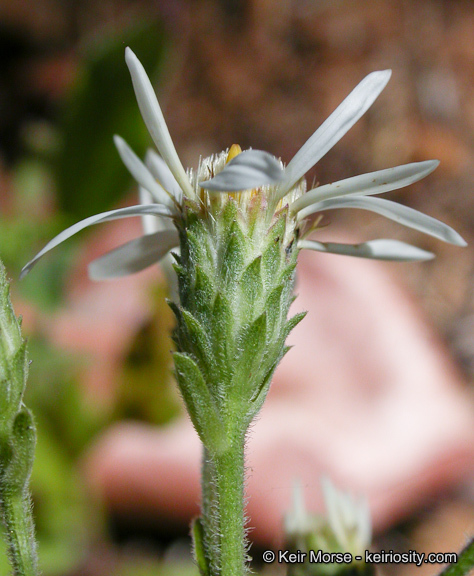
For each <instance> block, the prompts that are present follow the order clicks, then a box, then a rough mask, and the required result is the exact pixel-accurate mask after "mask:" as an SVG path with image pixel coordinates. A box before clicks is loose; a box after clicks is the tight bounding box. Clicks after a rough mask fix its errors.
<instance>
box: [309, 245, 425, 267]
mask: <svg viewBox="0 0 474 576" xmlns="http://www.w3.org/2000/svg"><path fill="white" fill-rule="evenodd" d="M298 248H307V249H309V250H316V251H318V252H330V253H332V254H343V255H346V256H358V257H359V258H374V259H376V260H391V261H394V262H416V261H420V260H431V259H432V258H434V254H433V253H432V252H427V251H426V250H422V249H421V248H417V247H416V246H411V245H410V244H405V242H400V241H398V240H385V239H380V240H370V241H369V242H364V243H363V244H337V243H335V242H316V241H315V240H299V241H298Z"/></svg>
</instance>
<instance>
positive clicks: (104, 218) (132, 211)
mask: <svg viewBox="0 0 474 576" xmlns="http://www.w3.org/2000/svg"><path fill="white" fill-rule="evenodd" d="M144 214H153V215H155V216H165V217H168V218H171V217H172V216H173V215H172V213H171V212H170V210H168V208H166V207H165V206H160V205H158V204H148V205H139V206H129V207H128V208H119V209H118V210H109V211H108V212H102V213H101V214H95V215H94V216H89V218H86V219H85V220H81V221H80V222H77V223H76V224H73V225H72V226H70V227H69V228H66V230H63V231H62V232H60V233H59V234H58V235H57V236H55V237H54V238H53V239H52V240H51V241H50V242H48V244H46V246H45V247H44V248H43V249H42V250H41V251H40V252H38V254H36V256H35V257H34V258H33V259H32V260H30V261H29V262H28V264H26V266H24V267H23V269H22V271H21V274H20V279H21V278H23V277H24V276H26V275H27V274H28V272H29V271H30V270H31V269H32V268H33V266H34V265H35V264H36V262H38V260H39V259H40V258H42V257H43V256H44V255H45V254H46V253H47V252H49V251H50V250H52V249H53V248H55V247H56V246H58V245H59V244H61V243H62V242H64V241H65V240H67V239H68V238H71V236H74V234H77V233H78V232H80V231H81V230H84V228H87V227H88V226H92V225H94V224H100V223H101V222H108V221H109V220H118V219H120V218H128V217H131V216H143V215H144Z"/></svg>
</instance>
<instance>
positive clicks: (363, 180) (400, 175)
mask: <svg viewBox="0 0 474 576" xmlns="http://www.w3.org/2000/svg"><path fill="white" fill-rule="evenodd" d="M438 165H439V161H438V160H427V161H426V162H414V163H412V164H404V165H403V166H396V167H394V168H387V169H385V170H378V171H377V172H369V173H368V174H361V175H359V176H353V177H352V178H346V179H345V180H339V181H338V182H333V183H332V184H326V185H324V186H319V187H318V188H314V189H313V190H310V191H309V192H307V193H306V194H304V196H301V197H300V198H298V199H297V200H295V201H294V202H293V204H291V206H290V208H291V210H292V212H299V211H300V210H303V209H304V208H306V207H308V206H311V204H314V203H316V202H320V201H321V200H328V199H329V198H339V197H341V196H350V195H352V194H360V195H362V196H369V195H370V196H373V195H374V194H384V193H385V192H390V191H391V190H398V189H399V188H404V187H405V186H408V185H409V184H413V183H414V182H417V181H418V180H421V179H422V178H424V177H425V176H428V174H430V173H431V172H433V170H434V169H435V168H436V167H437V166H438ZM308 214H312V212H308ZM301 218H304V216H301Z"/></svg>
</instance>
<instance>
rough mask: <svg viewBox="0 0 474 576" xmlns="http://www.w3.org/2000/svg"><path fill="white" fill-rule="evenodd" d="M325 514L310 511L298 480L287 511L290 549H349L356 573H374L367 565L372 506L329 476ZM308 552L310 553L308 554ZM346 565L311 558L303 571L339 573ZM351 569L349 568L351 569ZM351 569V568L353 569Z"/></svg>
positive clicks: (325, 482) (325, 486)
mask: <svg viewBox="0 0 474 576" xmlns="http://www.w3.org/2000/svg"><path fill="white" fill-rule="evenodd" d="M321 487H322V492H323V499H324V505H325V508H326V514H325V515H323V514H316V513H312V512H308V510H307V509H306V506H305V502H304V496H303V490H302V487H301V484H300V483H299V482H295V483H294V486H293V503H292V504H293V506H292V509H291V510H289V511H288V512H287V513H286V514H285V523H284V527H285V535H286V539H287V544H288V545H289V546H290V548H291V549H297V550H301V551H303V552H306V553H309V551H310V550H313V551H317V550H322V551H323V552H326V553H343V554H344V553H346V552H349V553H350V554H351V555H352V559H353V562H352V564H350V568H354V570H353V573H358V574H361V575H364V574H372V573H373V571H372V566H367V565H365V563H364V561H363V560H357V558H356V557H357V556H361V557H362V559H364V558H365V551H366V550H368V549H370V545H371V541H372V524H371V519H370V510H369V506H368V503H367V500H366V499H365V498H354V497H353V496H352V495H351V494H349V493H347V492H343V491H342V490H339V489H337V488H336V487H335V486H334V484H333V483H332V482H331V481H330V480H329V478H326V477H325V478H322V479H321ZM308 555H309V554H308ZM356 567H357V569H356ZM346 570H347V566H344V565H341V564H339V565H338V564H336V563H333V564H332V565H330V564H327V565H324V563H323V564H319V563H315V564H313V563H311V562H309V563H308V565H307V567H306V570H301V571H296V572H295V573H300V574H314V576H318V575H327V576H329V575H336V574H343V573H346ZM349 571H350V570H349ZM351 573H352V572H351Z"/></svg>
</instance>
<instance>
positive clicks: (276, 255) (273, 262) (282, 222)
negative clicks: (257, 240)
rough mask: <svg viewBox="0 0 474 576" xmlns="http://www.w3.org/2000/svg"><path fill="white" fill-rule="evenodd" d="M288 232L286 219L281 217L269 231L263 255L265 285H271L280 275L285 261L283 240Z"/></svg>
mask: <svg viewBox="0 0 474 576" xmlns="http://www.w3.org/2000/svg"><path fill="white" fill-rule="evenodd" d="M285 230H286V218H285V217H280V218H278V220H277V221H276V222H275V223H274V224H273V226H272V227H271V228H270V230H269V231H268V239H267V247H266V248H265V250H264V251H263V255H262V271H263V277H264V279H265V283H266V284H267V285H271V284H272V282H274V279H275V276H276V275H277V274H278V272H279V270H280V267H281V262H282V259H283V255H282V251H283V250H284V248H283V238H284V236H285Z"/></svg>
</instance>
